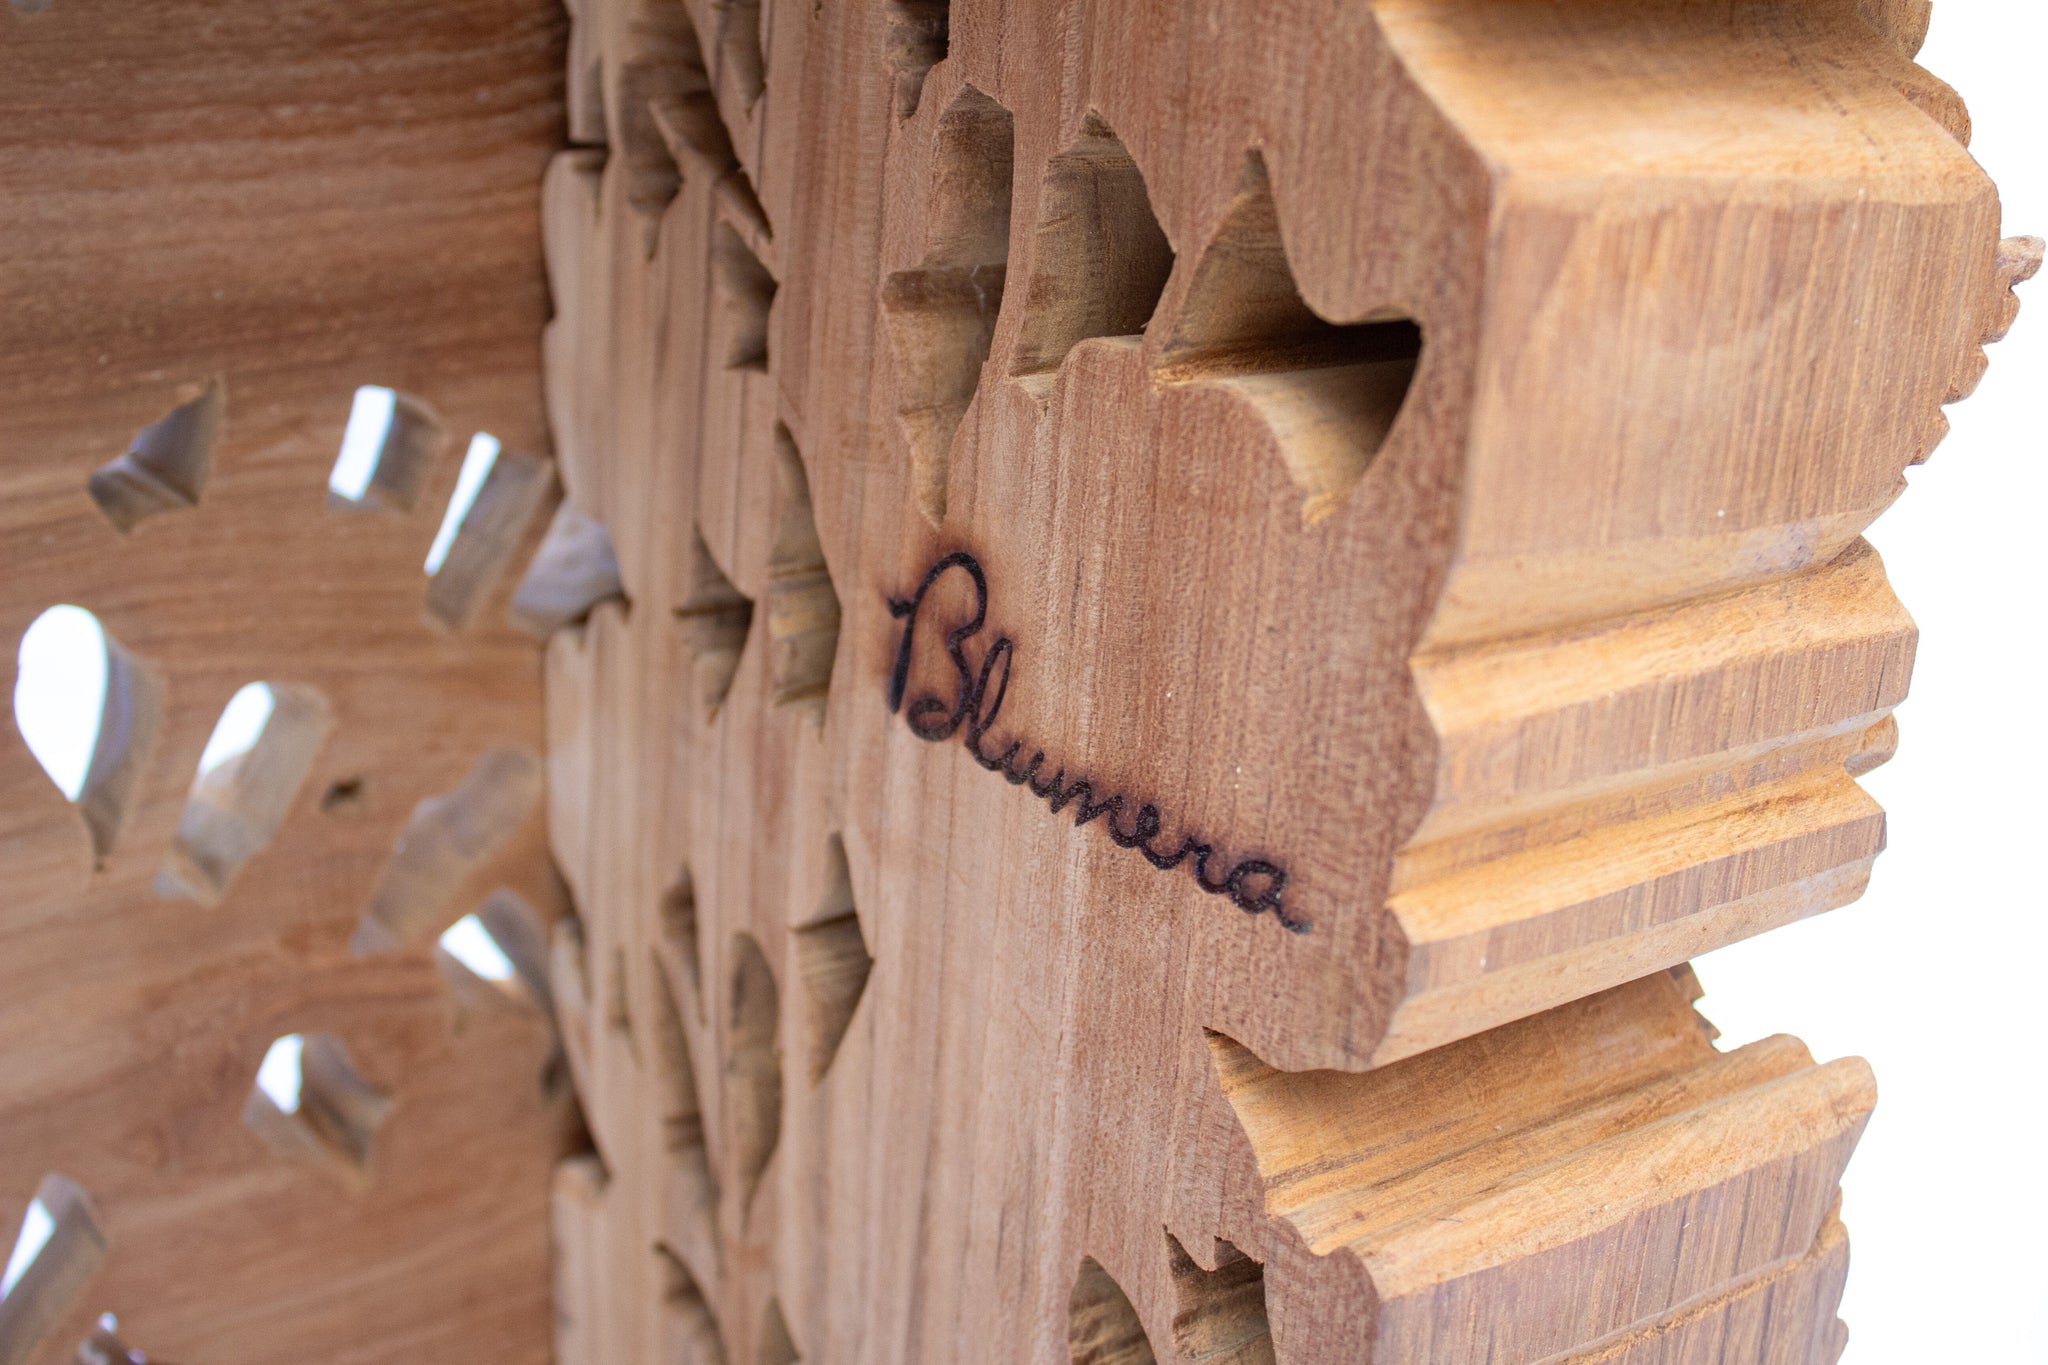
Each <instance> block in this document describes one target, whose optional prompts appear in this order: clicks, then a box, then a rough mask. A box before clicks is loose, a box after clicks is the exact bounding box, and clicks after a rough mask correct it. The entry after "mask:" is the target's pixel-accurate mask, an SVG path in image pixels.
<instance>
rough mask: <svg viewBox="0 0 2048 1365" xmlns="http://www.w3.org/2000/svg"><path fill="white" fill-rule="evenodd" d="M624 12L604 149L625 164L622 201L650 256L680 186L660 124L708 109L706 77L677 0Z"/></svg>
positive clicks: (653, 1)
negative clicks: (635, 218)
mask: <svg viewBox="0 0 2048 1365" xmlns="http://www.w3.org/2000/svg"><path fill="white" fill-rule="evenodd" d="M628 8H629V17H628V20H627V29H626V34H625V45H626V55H625V56H624V58H623V60H621V61H620V64H619V69H618V88H617V92H616V96H615V98H616V101H617V103H616V107H615V108H614V110H613V114H614V118H615V120H616V122H615V124H614V126H613V127H612V129H611V145H612V147H613V149H614V150H615V152H616V153H617V154H618V155H619V156H621V157H622V158H623V159H624V161H625V177H626V203H627V205H628V206H629V207H631V208H632V210H633V211H634V212H635V213H636V214H638V215H640V217H641V218H642V220H643V227H644V236H643V242H644V245H645V248H646V250H647V251H648V252H649V254H652V252H653V250H654V244H655V241H656V239H657V237H658V235H659V229H660V221H661V215H662V213H663V212H664V211H666V210H667V208H668V206H669V203H670V201H672V200H673V199H674V198H675V197H676V194H677V193H678V192H679V191H680V190H681V189H682V184H683V172H682V168H681V166H680V164H679V162H678V159H677V154H676V151H675V148H674V146H673V144H672V142H671V141H670V135H669V130H668V129H667V128H665V127H664V126H663V121H664V119H665V118H666V119H667V120H669V121H676V120H677V118H678V115H679V113H681V112H682V111H685V110H690V109H693V108H709V107H710V105H711V77H710V74H709V73H708V72H707V71H706V69H705V65H704V52H703V48H702V46H701V45H700V44H699V43H698V41H697V30H696V28H695V26H693V25H692V24H691V23H690V15H689V10H688V8H687V7H686V6H685V5H684V3H683V0H637V2H635V0H629V5H628ZM712 118H713V119H714V121H715V119H716V114H715V112H714V113H713V114H712ZM682 121H688V119H684V120H682Z"/></svg>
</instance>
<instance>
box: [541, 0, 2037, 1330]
mask: <svg viewBox="0 0 2048 1365" xmlns="http://www.w3.org/2000/svg"><path fill="white" fill-rule="evenodd" d="M572 8H573V10H574V17H575V24H576V29H575V39H574V44H573V54H574V55H573V56H572V61H571V66H570V71H569V81H570V104H571V108H572V110H577V111H583V112H582V113H581V114H580V115H579V117H578V119H577V121H576V122H575V123H574V125H573V126H574V129H575V136H576V138H577V140H578V141H579V142H581V143H583V144H585V145H580V146H577V147H573V148H571V149H569V150H567V151H564V152H562V153H561V154H560V155H559V156H558V157H557V159H556V160H555V162H554V164H553V166H552V168H551V169H550V171H549V174H548V177H547V183H546V205H545V225H546V234H547V254H548V262H549V275H550V284H551V287H552V290H553V294H554V301H555V319H554V321H553V323H552V324H551V325H550V327H549V331H548V335H547V358H548V397H549V403H550V409H551V414H552V418H553V421H554V424H555V435H556V444H557V455H558V458H559V461H560V465H561V470H562V476H563V480H564V483H565V486H566V491H567V496H568V498H569V500H570V502H571V503H572V504H573V506H574V507H575V508H576V509H577V514H578V515H580V516H583V517H586V518H588V519H590V520H591V521H593V522H595V523H598V524H601V525H602V526H603V527H604V528H605V529H606V531H607V532H608V535H609V542H610V545H611V546H612V547H613V548H614V549H615V550H616V568H617V586H618V591H617V592H616V593H615V594H613V595H610V596H608V597H607V598H605V599H604V600H602V601H599V602H598V603H597V604H596V606H595V607H594V608H593V609H591V610H590V612H589V615H588V617H587V620H584V621H582V622H579V623H576V624H571V625H567V626H564V627H563V628H561V629H559V630H557V631H556V632H555V633H554V634H553V635H552V636H551V637H550V640H549V644H548V663H547V686H548V716H549V755H550V757H549V774H548V777H549V780H548V804H549V814H550V821H551V827H552V838H553V840H554V846H555V852H556V859H557V862H558V865H559V866H560V868H561V870H562V873H563V875H564V878H565V879H566V881H567V883H568V885H569V888H570V891H571V893H572V894H573V897H574V899H575V901H576V904H577V906H578V910H579V916H580V921H579V922H578V923H577V924H575V925H571V926H567V927H565V928H564V929H562V930H561V931H560V932H559V934H558V938H557V941H556V944H555V950H554V956H553V961H554V967H555V979H554V994H555V997H556V999H557V1001H558V1002H559V1005H560V1008H561V1014H562V1024H563V1031H564V1041H565V1045H566V1048H567V1053H568V1060H569V1063H570V1067H571V1070H572V1072H573V1074H574V1077H575V1081H576V1086H577V1090H578V1093H579V1095H580V1097H581V1099H582V1101H583V1105H584V1110H585V1113H586V1116H587V1118H588V1122H589V1126H590V1131H591V1137H592V1139H593V1143H592V1151H591V1152H590V1153H588V1154H587V1155H585V1156H583V1157H579V1158H576V1159H574V1160H572V1161H571V1162H570V1163H568V1164H567V1165H565V1166H564V1167H563V1168H562V1170H561V1172H560V1174H559V1176H558V1179H557V1184H556V1191H555V1218H556V1238H557V1247H558V1261H557V1268H558V1283H557V1294H558V1304H559V1307H560V1310H561V1311H560V1318H559V1325H558V1341H557V1346H558V1350H559V1352H560V1355H561V1358H562V1359H563V1360H564V1361H566V1362H570V1365H575V1363H576V1362H590V1363H591V1365H598V1363H599V1362H615V1361H622V1360H637V1359H647V1360H652V1359H683V1360H725V1361H739V1360H761V1361H769V1360H775V1361H788V1360H794V1359H802V1360H804V1361H807V1362H825V1361H849V1362H851V1361H864V1362H875V1363H876V1365H880V1363H881V1362H907V1361H932V1362H946V1361H956V1360H957V1361H965V1360H988V1361H1016V1362H1026V1361H1029V1362H1044V1361H1051V1360H1060V1359H1067V1360H1071V1361H1075V1362H1080V1361H1089V1362H1111V1361H1115V1362H1141V1361H1150V1360H1155V1359H1156V1360H1168V1359H1171V1360H1178V1361H1235V1362H1278V1363H1279V1365H1288V1363H1289V1362H1294V1363H1296V1365H1307V1363H1309V1362H1322V1361H1334V1360H1351V1361H1376V1362H1380V1363H1381V1365H1394V1363H1395V1362H1410V1361H1432V1362H1446V1363H1452V1362H1456V1363H1460V1365H1462V1363H1464V1362H1471V1363H1472V1365H1478V1362H1494V1363H1496V1365H1499V1363H1501V1362H1516V1363H1517V1365H1537V1362H1567V1361H1569V1362H1578V1363H1581V1365H1592V1363H1593V1362H1624V1361H1625V1362H1631V1363H1632V1365H1649V1362H1653V1361H1677V1360H1685V1361H1699V1362H1728V1365H1734V1363H1735V1362H1752V1361H1755V1362H1772V1363H1773V1365H1819V1363H1821V1362H1830V1361H1832V1360H1833V1359H1834V1358H1835V1356H1836V1355H1837V1354H1838V1353H1839V1351H1840V1349H1841V1345H1842V1341H1843V1339H1844V1338H1843V1330H1842V1328H1841V1326H1840V1324H1839V1323H1837V1322H1836V1320H1835V1307H1836V1303H1837V1301H1838V1299H1839V1295H1840V1289H1841V1283H1842V1276H1843V1274H1844V1273H1845V1269H1846V1264H1847V1244H1846V1240H1845V1235H1844V1233H1843V1230H1842V1225H1841V1222H1840V1220H1839V1218H1838V1217H1837V1209H1836V1203H1837V1194H1836V1191H1837V1186H1838V1182H1839V1179H1840V1175H1841V1171H1842V1168H1843V1166H1844V1164H1845V1163H1846V1162H1847V1160H1848V1159H1849V1155H1850V1152H1851V1150H1852V1149H1853V1147H1854V1144H1855V1142H1856V1139H1857V1137H1858V1136H1859V1135H1860V1133H1861V1130H1862V1127H1863V1124H1864V1122H1865V1120H1866V1119H1867V1117H1868V1114H1869V1112H1870V1109H1871V1106H1872V1104H1873V1103H1874V1095H1875V1091H1874V1084H1873V1082H1872V1079H1871V1076H1870V1073H1869V1071H1868V1069H1867V1068H1866V1067H1865V1066H1864V1065H1863V1064H1862V1063H1861V1062H1859V1061H1854V1060H1850V1061H1839V1062H1831V1063H1828V1064H1825V1065H1817V1064H1816V1063H1815V1062H1814V1060H1813V1059H1812V1058H1811V1057H1810V1056H1809V1055H1808V1054H1807V1052H1806V1050H1805V1049H1804V1048H1803V1047H1802V1046H1801V1045H1799V1044H1798V1043H1797V1042H1796V1041H1793V1040H1790V1039H1777V1040H1772V1041H1770V1042H1767V1043H1763V1044H1757V1045H1755V1046H1752V1047H1749V1048H1743V1049H1738V1050H1733V1051H1730V1052H1727V1053H1722V1052H1720V1051H1718V1050H1716V1049H1715V1047H1714V1046H1713V1044H1712V1037H1713V1032H1712V1029H1711V1026H1710V1025H1708V1024H1706V1023H1705V1022H1704V1021H1703V1020H1702V1019H1701V1018H1700V1017H1699V1016H1698V1015H1697V1014H1696V1013H1695V1012H1694V1008H1693V1006H1694V1003H1695V1000H1696V999H1697V997H1698V988H1697V986H1696V984H1695V983H1694V981H1693V979H1692V976H1691V972H1690V969H1689V968H1687V967H1686V965H1685V963H1686V961H1687V960H1688V959H1689V958H1690V957H1692V956H1693V955H1695V954H1697V953H1699V952H1702V951H1704V950H1707V949H1709V948H1713V947H1716V946H1720V945H1722V944H1726V943H1729V942H1732V941H1735V940H1737V939H1740V938H1743V937H1745V936H1748V935H1750V934H1754V933H1757V932H1759V931H1762V930H1766V929H1769V928H1772V927H1774V926H1777V925H1780V924H1783V923H1786V922H1788V921H1790V920H1793V919H1796V918H1799V917H1801V916H1805V915H1810V914H1814V913H1817V912H1821V911H1825V910H1829V909H1833V908H1835V907H1837V906H1840V905H1842V904H1845V903H1846V902H1848V901H1850V900H1852V899H1853V898H1854V897H1855V896H1856V895H1857V894H1858V893H1859V892H1860V890H1861V889H1862V886H1863V885H1864V882H1865V880H1866V879H1867V877H1868V875H1869V872H1870V869H1871V866H1872V863H1873V860H1874V859H1875V858H1876V856H1877V854H1878V852H1879V851H1880V850H1881V849H1882V847H1883V840H1884V822H1883V813H1882V811H1881V810H1879V809H1878V808H1877V807H1876V805H1875V804H1874V803H1873V802H1872V801H1871V800H1870V798H1869V797H1868V796H1867V795H1865V794H1864V793H1863V791H1862V790H1861V789H1860V788H1859V787H1858V785H1857V782H1856V779H1857V778H1858V777H1859V776H1860V775H1861V774H1863V773H1864V772H1866V771H1868V770H1869V769H1870V768H1871V767H1873V766H1875V765H1876V764H1878V763H1880V762H1882V761H1883V760H1884V758H1886V757H1887V756H1888V755H1889V754H1890V752H1891V749H1892V747H1893V745H1894V744H1895V742H1896V730H1895V727H1894V725H1893V723H1892V721H1891V718H1890V717H1891V711H1892V709H1893V708H1894V707H1895V706H1896V705H1897V704H1898V702H1899V701H1900V699H1901V698H1902V697H1903V696H1904V694H1905V688H1906V683H1907V679H1908V676H1909V674H1910V670H1911V666H1912V659H1913V650H1914V644H1915V633H1914V629H1913V626H1912V623H1911V621H1910V619H1909V618H1908V617H1907V616H1906V615H1905V612H1904V610H1903V608H1902V607H1901V606H1900V605H1899V603H1898V602H1897V601H1896V599H1895V598H1894V597H1893V596H1892V594H1891V591H1890V589H1889V587H1888V586H1887V584H1886V582H1885V578H1884V574H1883V570H1882V567H1881V565H1880V564H1879V563H1878V560H1877V557H1876V555H1875V552H1874V551H1872V550H1871V549H1870V547H1869V546H1868V545H1867V544H1866V543H1864V542H1863V541H1862V540H1861V538H1860V537H1861V534H1862V531H1863V530H1864V528H1865V527H1866V526H1867V525H1868V524H1869V523H1870V521H1872V520H1873V519H1874V518H1875V517H1876V516H1877V515H1878V514H1879V513H1880V512H1881V511H1882V510H1883V508H1884V507H1885V506H1886V505H1887V504H1888V503H1889V501H1890V500H1891V499H1892V498H1893V497H1894V496H1895V495H1896V493H1897V491H1898V488H1899V486H1900V478H1901V473H1902V471H1903V470H1904V469H1905V468H1906V467H1907V466H1908V465H1909V464H1911V463H1914V462H1916V461H1918V460H1920V459H1923V458H1925V456H1926V455H1927V453H1928V452H1929V450H1931V448H1932V446H1933V444H1934V442H1936V441H1937V440H1938V439H1939V433H1940V431H1941V430H1942V428H1943V422H1942V419H1941V413H1940V410H1941V407H1942V405H1943V404H1944V403H1946V402H1950V401H1953V400H1954V399H1956V398H1958V397H1960V396H1962V394H1964V393H1965V392H1967V390H1968V388H1969V387H1970V383H1971V382H1973V378H1974V376H1975V375H1976V374H1977V373H1979V372H1981V364H1982V358H1981V357H1982V353H1981V350H1980V347H1981V346H1982V344H1983V343H1984V342H1985V341H1987V340H1989V339H1992V338H1994V337H1995V336H1997V335H2001V334H2002V333H2003V330H2004V328H2005V327H2006V326H2008V325H2010V322H2011V294H2010V289H2011V286H2012V284H2013V283H2015V282H2016V281H2017V280H2019V279H2022V278H2024V277H2025V276H2026V275H2027V274H2028V273H2030V264H2029V263H2030V262H2031V263H2033V264H2038V251H2037V250H2034V249H2033V248H2030V247H2028V246H2027V245H2026V244H2024V243H2005V244H2001V243H2000V242H1999V241H1998V240H1997V235H1996V223H1997V204H1996V198H1995V194H1994V193H1993V191H1992V188H1991V187H1990V185H1989V184H1988V182H1986V181H1985V180H1984V178H1983V176H1982V175H1981V173H1979V172H1978V171H1977V170H1976V168H1975V166H1974V165H1973V164H1972V163H1971V162H1970V161H1969V159H1968V156H1967V154H1966V152H1965V151H1964V149H1963V147H1962V146H1961V144H1960V143H1959V141H1958V140H1957V136H1956V133H1957V131H1959V130H1960V129H1961V128H1963V127H1964V126H1965V124H1964V120H1963V117H1962V114H1961V110H1960V105H1959V103H1958V102H1957V101H1956V100H1955V97H1954V96H1953V94H1952V92H1948V91H1947V90H1946V89H1945V88H1943V87H1940V86H1939V83H1938V82H1934V81H1932V79H1931V78H1929V77H1927V76H1926V75H1925V73H1923V72H1920V71H1919V70H1918V68H1917V67H1915V66H1914V65H1913V64H1912V62H1911V60H1910V56H1909V54H1908V53H1907V52H1906V51H1905V50H1903V46H1904V44H1903V43H1902V39H1901V38H1900V36H1899V35H1898V34H1897V33H1895V32H1894V31H1893V29H1892V28H1889V27H1887V26H1886V24H1885V23H1884V22H1881V21H1880V17H1879V16H1873V17H1872V18H1871V19H1869V20H1866V19H1865V18H1864V17H1862V16H1861V15H1859V13H1858V12H1857V8H1856V6H1855V5H1854V4H1853V3H1850V2H1849V0H1841V2H1840V3H1835V2H1834V0H1815V2H1814V3H1812V4H1808V5H1804V6H1786V5H1771V4H1763V3H1755V4H1743V5H1739V6H1737V8H1736V10H1735V11H1734V12H1732V14H1731V12H1729V11H1727V10H1726V9H1725V7H1723V8H1722V9H1717V10H1715V11H1714V12H1713V13H1712V14H1708V13H1706V12H1705V10H1703V9H1702V8H1701V7H1699V6H1695V5H1688V4H1684V3H1679V2H1678V0H1668V2H1667V0H1655V2H1654V3H1645V4H1640V5H1632V6H1627V7H1619V8H1617V7H1613V6H1570V5H1566V6H1557V5H1542V6H1538V5H1526V4H1518V3H1512V0H1454V2H1453V3H1444V0H1428V3H1424V0H1375V3H1372V4H1369V5H1354V6H1346V7H1339V8H1338V9H1337V10H1336V11H1332V10H1330V9H1329V7H1312V6H1307V5H1274V6H1225V5H1210V6H1189V7H1183V8H1182V9H1180V10H1176V11H1173V12H1170V13H1168V12H1157V13H1155V12H1152V11H1149V10H1147V11H1144V12H1142V13H1140V12H1139V11H1137V10H1133V9H1131V8H1130V7H1125V6H1115V5H1108V4H1100V3H1083V4H1072V5H1064V6H1055V5H1050V4H1038V3H1026V2H1025V0H953V3H952V4H951V5H950V6H948V5H946V4H944V3H938V4H932V3H924V2H923V0H920V2H919V3H915V4H912V3H902V2H899V0H847V2H846V3H836V4H829V5H812V4H806V3H802V0H764V3H760V4H742V3H738V2H737V0H734V2H733V3H715V2H714V0H580V2H579V3H578V4H576V5H574V6H572ZM1155 8H1156V7H1155ZM1888 13H1889V12H1887V14H1888ZM1908 36H1910V35H1908ZM1671 70H1683V72H1684V73H1685V79H1686V80H1687V82H1688V83H1689V85H1688V88H1689V89H1693V90H1694V91H1695V92H1697V94H1698V98H1697V99H1694V100H1686V101H1681V100H1675V99H1672V98H1670V86H1669V82H1668V79H1667V75H1668V72H1669V71H1671ZM1660 72H1661V73H1667V75H1660V74H1659V73H1660ZM1816 73H1824V74H1816ZM1727 108H1741V109H1756V110H1765V111H1767V112H1768V117H1758V118H1755V119H1745V120H1744V121H1743V122H1742V123H1740V125H1738V126H1731V124H1730V123H1729V122H1728V119H1727V117H1726V115H1725V114H1722V113H1716V112H1715V111H1716V110H1717V109H1727ZM1930 114H1931V115H1932V117H1930ZM942 740H944V741H957V742H946V743H939V742H930V741H942ZM985 770H986V771H985ZM991 773H994V774H999V775H1000V776H1002V777H1003V778H1004V779H1005V780H1004V781H1000V782H999V781H996V780H994V777H993V776H991V775H990V774H991ZM1048 809H1049V810H1050V812H1051V814H1052V815H1054V816H1056V817H1059V818H1055V819H1048V818H1047V812H1048ZM1098 823H1099V826H1100V828H1098V829H1085V828H1077V827H1079V826H1087V825H1090V824H1098ZM1176 869H1177V871H1176ZM1162 871H1171V872H1173V873H1174V875H1162ZM1190 874H1192V875H1190ZM1205 893H1206V894H1205ZM1283 929H1285V930H1291V931H1293V932H1282V930H1283ZM1063 1352H1064V1353H1065V1354H1064V1355H1062V1353H1063Z"/></svg>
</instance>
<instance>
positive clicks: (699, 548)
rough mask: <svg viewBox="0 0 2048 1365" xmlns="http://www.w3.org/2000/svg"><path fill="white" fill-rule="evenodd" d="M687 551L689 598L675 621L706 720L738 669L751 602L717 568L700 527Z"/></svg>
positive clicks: (712, 716) (751, 618) (750, 618)
mask: <svg viewBox="0 0 2048 1365" xmlns="http://www.w3.org/2000/svg"><path fill="white" fill-rule="evenodd" d="M693 549H694V553H693V555H692V557H691V573H690V596H689V600H688V601H686V602H684V603H683V604H682V605H681V606H680V607H677V608H676V619H677V620H678V621H680V622H682V624H683V630H684V636H685V643H686V644H687V646H688V647H689V651H690V658H691V663H692V665H693V668H692V671H693V672H694V674H695V676H696V687H697V707H698V709H699V710H700V711H701V712H702V713H703V716H704V719H705V721H706V722H707V723H709V722H710V721H712V720H714V719H716V718H717V716H718V708H719V707H721V706H723V705H724V704H725V698H726V694H727V693H729V692H731V691H732V680H733V678H734V676H735V675H736V674H738V672H739V671H740V655H741V654H742V653H743V652H744V651H745V649H746V646H747V630H748V628H749V627H750V626H752V625H753V621H754V603H753V599H751V598H749V597H748V596H747V595H746V594H745V593H743V592H741V591H740V590H739V589H738V588H736V587H734V586H733V582H732V580H731V579H730V578H727V577H726V576H725V572H724V571H723V570H722V569H720V568H719V567H718V561H717V560H715V559H713V558H712V557H711V547H710V546H709V545H707V544H705V543H704V533H703V532H702V531H701V530H699V531H697V532H696V533H695V545H694V547H693Z"/></svg>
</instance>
